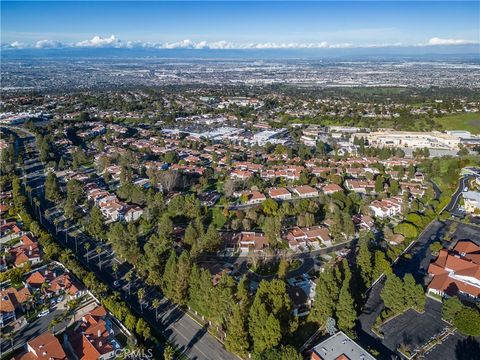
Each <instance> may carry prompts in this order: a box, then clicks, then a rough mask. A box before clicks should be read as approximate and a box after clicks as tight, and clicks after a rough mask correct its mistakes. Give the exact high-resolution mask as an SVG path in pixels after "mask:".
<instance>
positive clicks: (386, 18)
mask: <svg viewBox="0 0 480 360" xmlns="http://www.w3.org/2000/svg"><path fill="white" fill-rule="evenodd" d="M1 10H2V14H1V20H2V23H1V33H2V35H1V43H2V44H3V45H6V44H14V45H16V46H18V47H21V46H22V47H34V46H37V47H67V46H68V47H70V46H94V47H95V46H98V47H108V46H111V47H128V46H152V47H155V46H157V47H200V48H201V47H209V46H210V47H218V48H222V47H227V48H228V47H230V48H231V47H233V48H235V47H245V48H248V47H256V48H261V47H282V46H283V47H309V46H311V47H362V46H366V47H368V46H384V45H394V46H411V45H419V44H428V45H450V44H452V45H455V44H468V43H478V42H479V41H480V35H479V32H480V31H479V29H480V3H479V2H458V1H456V2H428V1H424V2H360V1H356V2H347V1H342V2H126V1H124V2H86V1H85V2H38V1H37V2H6V1H2V2H1Z"/></svg>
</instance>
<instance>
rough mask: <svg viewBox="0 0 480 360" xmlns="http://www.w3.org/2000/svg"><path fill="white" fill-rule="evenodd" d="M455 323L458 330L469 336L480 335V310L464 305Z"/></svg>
mask: <svg viewBox="0 0 480 360" xmlns="http://www.w3.org/2000/svg"><path fill="white" fill-rule="evenodd" d="M454 324H455V326H456V328H457V329H458V331H459V332H460V333H462V334H463V335H467V336H480V312H479V311H478V310H477V309H473V308H470V307H467V306H464V307H463V308H462V310H460V311H459V312H458V314H457V315H456V316H455V320H454Z"/></svg>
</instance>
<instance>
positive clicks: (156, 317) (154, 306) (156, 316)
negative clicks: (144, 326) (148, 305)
mask: <svg viewBox="0 0 480 360" xmlns="http://www.w3.org/2000/svg"><path fill="white" fill-rule="evenodd" d="M160 305H161V303H160V300H159V299H158V298H155V299H153V301H152V307H153V308H154V309H155V320H157V319H158V308H159V307H160Z"/></svg>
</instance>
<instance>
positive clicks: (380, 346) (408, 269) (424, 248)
mask: <svg viewBox="0 0 480 360" xmlns="http://www.w3.org/2000/svg"><path fill="white" fill-rule="evenodd" d="M443 231H445V224H444V223H442V222H440V221H434V222H432V223H431V224H430V225H429V226H428V227H427V228H426V229H425V230H424V231H423V233H422V234H421V236H420V237H419V238H418V239H417V242H416V243H415V244H414V245H413V246H412V247H411V248H410V249H409V251H408V253H409V254H410V255H411V259H409V260H402V259H401V260H399V261H398V262H397V263H396V264H395V265H394V266H393V271H394V273H395V274H396V275H397V276H400V277H403V276H404V275H405V274H406V273H412V274H413V276H414V278H415V280H416V281H417V282H419V283H421V284H423V279H424V275H425V271H426V269H427V268H428V264H429V263H430V260H431V253H430V249H429V246H430V244H431V243H432V242H434V241H436V240H437V239H439V238H440V237H441V234H442V233H443ZM429 254H430V255H429ZM384 284H385V277H384V278H383V279H382V280H380V281H379V282H378V283H376V284H375V285H374V286H373V287H372V288H371V289H370V291H369V293H368V298H367V301H366V303H365V305H364V307H363V310H362V313H361V314H360V315H359V317H358V325H357V332H358V335H359V342H360V344H362V345H363V346H364V347H366V348H368V347H373V348H376V349H377V350H378V351H379V352H380V356H379V359H395V358H399V355H396V354H395V351H394V350H395V349H392V348H390V347H389V346H388V345H391V343H392V342H393V341H394V340H391V339H389V338H388V337H387V336H386V337H385V338H384V339H380V338H379V337H378V336H377V335H376V334H375V333H374V332H373V331H372V330H371V329H372V327H373V325H374V324H375V319H376V318H377V317H378V316H379V315H380V313H381V312H382V310H383V309H384V305H383V300H382V299H381V297H380V293H381V291H382V289H383V285H384ZM392 321H395V320H392Z"/></svg>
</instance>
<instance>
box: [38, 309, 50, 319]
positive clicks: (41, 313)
mask: <svg viewBox="0 0 480 360" xmlns="http://www.w3.org/2000/svg"><path fill="white" fill-rule="evenodd" d="M48 314H50V310H49V309H45V310H43V311H42V312H40V313H39V314H38V317H43V316H47V315H48Z"/></svg>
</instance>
